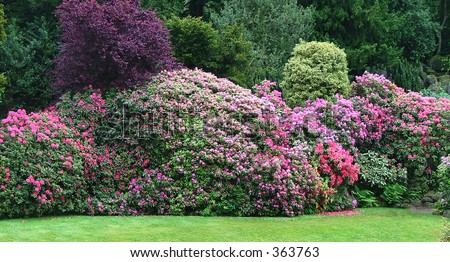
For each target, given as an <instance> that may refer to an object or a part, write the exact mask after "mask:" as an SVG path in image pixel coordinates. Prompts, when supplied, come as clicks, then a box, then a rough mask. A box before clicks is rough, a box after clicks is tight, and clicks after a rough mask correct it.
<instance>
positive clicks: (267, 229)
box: [0, 208, 443, 242]
mask: <svg viewBox="0 0 450 262" xmlns="http://www.w3.org/2000/svg"><path fill="white" fill-rule="evenodd" d="M359 212H360V214H358V215H352V216H349V215H335V216H323V215H308V216H300V217H294V218H238V217H182V216H179V217H176V216H138V217H100V216H97V217H90V216H61V217H45V218H30V219H8V220H0V241H77V242H78V241H94V242H118V241H124V242H125V241H126V242H133V241H143V242H144V241H145V242H147V241H148V242H154V241H167V242H175V241H181V242H184V241H187V242H203V241H204V242H223V241H230V242H231V241H239V242H240V241H249V242H254V241H271V242H272V241H273V242H277V241H280V242H308V241H313V242H322V241H323V242H337V241H363V242H365V241H383V242H391V241H394V242H407V241H427V242H429V241H439V236H440V234H441V233H442V230H443V221H442V220H443V219H442V218H441V217H440V216H435V215H429V214H421V213H413V212H411V211H409V210H406V209H392V208H371V209H360V210H359Z"/></svg>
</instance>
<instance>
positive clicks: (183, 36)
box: [167, 17, 219, 71]
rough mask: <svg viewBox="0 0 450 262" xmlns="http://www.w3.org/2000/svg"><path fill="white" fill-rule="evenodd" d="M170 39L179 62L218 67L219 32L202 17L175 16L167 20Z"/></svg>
mask: <svg viewBox="0 0 450 262" xmlns="http://www.w3.org/2000/svg"><path fill="white" fill-rule="evenodd" d="M167 27H168V28H169V29H170V41H171V43H172V46H173V52H174V55H175V57H176V59H177V61H178V62H181V63H183V64H184V65H185V66H187V67H188V68H191V69H192V68H194V67H198V68H202V69H204V70H209V71H211V70H214V69H216V68H217V67H218V65H217V60H218V57H217V56H218V55H219V53H218V51H219V50H218V47H219V33H218V32H217V31H216V30H215V29H214V28H213V26H212V24H211V23H206V22H203V21H202V20H201V18H196V17H186V18H179V17H174V18H172V19H170V20H169V21H167Z"/></svg>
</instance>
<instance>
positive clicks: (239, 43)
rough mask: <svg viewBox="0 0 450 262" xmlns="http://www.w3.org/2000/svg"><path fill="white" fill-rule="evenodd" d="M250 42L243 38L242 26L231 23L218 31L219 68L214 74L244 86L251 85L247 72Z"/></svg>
mask: <svg viewBox="0 0 450 262" xmlns="http://www.w3.org/2000/svg"><path fill="white" fill-rule="evenodd" d="M251 50H252V43H251V42H250V41H248V40H246V39H245V35H244V28H243V27H242V26H241V25H237V24H232V25H229V26H226V27H225V28H222V30H221V31H219V54H220V55H219V63H218V64H219V68H217V70H216V72H215V73H216V74H217V75H218V76H221V77H227V78H228V79H230V80H231V81H233V82H235V83H236V84H238V85H242V86H244V87H250V86H252V85H253V83H252V81H251V80H250V79H249V77H248V74H249V73H251V68H249V66H250V63H251V58H252V57H251Z"/></svg>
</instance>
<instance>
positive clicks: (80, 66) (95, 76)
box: [53, 0, 176, 93]
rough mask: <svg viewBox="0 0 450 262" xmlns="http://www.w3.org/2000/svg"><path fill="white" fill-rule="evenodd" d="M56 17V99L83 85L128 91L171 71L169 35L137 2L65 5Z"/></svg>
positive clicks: (70, 0)
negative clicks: (58, 30)
mask: <svg viewBox="0 0 450 262" xmlns="http://www.w3.org/2000/svg"><path fill="white" fill-rule="evenodd" d="M57 14H58V17H59V19H60V20H59V23H60V26H61V33H62V36H61V46H60V55H59V56H58V57H57V59H56V68H55V71H54V76H55V81H54V82H53V88H54V89H55V92H56V93H62V92H63V91H65V90H69V89H78V88H83V87H84V86H87V85H93V86H95V87H97V88H109V87H113V86H114V87H119V88H130V87H132V86H133V85H134V84H138V83H141V82H144V81H147V80H149V79H150V77H151V76H153V75H155V74H157V73H158V72H160V71H161V70H164V69H171V68H173V67H174V66H176V64H175V61H174V59H173V57H172V54H171V52H172V48H171V45H170V43H169V40H168V34H169V32H168V30H167V29H166V28H165V26H164V24H163V22H162V20H160V19H159V18H157V17H156V14H155V12H153V11H152V10H142V9H140V6H139V1H135V0H110V1H105V2H103V3H98V2H97V1H96V0H86V1H79V0H65V1H63V2H62V4H61V5H60V6H59V7H58V9H57Z"/></svg>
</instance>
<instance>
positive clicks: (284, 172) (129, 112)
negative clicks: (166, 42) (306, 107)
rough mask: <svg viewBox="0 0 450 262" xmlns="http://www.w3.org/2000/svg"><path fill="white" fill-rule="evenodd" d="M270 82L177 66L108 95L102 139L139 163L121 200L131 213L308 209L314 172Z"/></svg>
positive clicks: (314, 191)
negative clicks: (243, 82) (244, 83)
mask: <svg viewBox="0 0 450 262" xmlns="http://www.w3.org/2000/svg"><path fill="white" fill-rule="evenodd" d="M270 85H271V83H270V82H265V83H263V85H262V86H260V87H258V89H259V90H260V92H259V95H258V96H255V95H253V94H252V93H251V91H250V90H248V89H244V88H242V87H239V86H236V85H234V84H233V83H231V82H229V81H228V80H225V79H217V78H216V77H215V76H213V75H211V74H208V73H203V72H201V71H198V70H195V71H190V70H181V71H176V72H165V73H162V74H160V75H159V76H158V77H156V78H155V79H153V81H152V83H151V84H149V85H148V86H145V87H143V88H142V89H140V90H136V91H133V92H131V91H130V92H124V93H122V94H121V95H119V96H118V97H117V98H116V99H114V101H112V103H111V108H109V111H108V114H107V117H106V118H108V119H109V120H108V122H107V123H104V125H103V127H102V129H100V130H99V132H101V133H102V134H104V135H102V136H99V139H101V137H103V138H104V140H103V143H109V144H110V145H111V146H113V147H115V148H120V149H121V150H125V151H128V152H130V154H132V155H133V163H132V164H133V165H134V167H135V168H136V169H140V170H142V172H141V173H138V174H137V176H136V177H134V178H132V179H131V182H130V185H129V186H128V189H129V190H128V191H127V192H125V193H124V194H123V195H122V196H121V197H123V198H124V199H123V201H122V204H121V205H120V207H119V209H120V210H123V211H124V212H125V213H127V212H128V213H132V214H137V213H151V214H205V215H209V214H219V215H297V214H302V213H304V212H309V213H311V212H315V209H316V203H315V200H314V199H315V197H316V196H317V195H319V194H320V191H321V180H320V178H319V176H318V173H317V172H316V171H315V169H314V168H313V167H312V166H311V164H310V163H309V161H308V158H307V150H308V147H307V146H306V145H304V144H301V143H300V144H298V145H296V146H293V145H291V144H290V141H289V132H288V128H287V127H286V126H289V123H284V122H286V121H287V120H285V118H286V117H284V116H283V114H285V113H286V112H284V111H283V109H285V110H287V112H289V108H288V107H286V106H285V105H284V102H283V101H282V100H281V97H280V96H279V94H274V95H272V94H268V93H266V91H267V90H270V88H269V87H270ZM277 102H278V103H280V104H281V105H282V108H280V107H279V106H280V104H276V103H277ZM124 118H125V119H124ZM123 122H125V123H127V124H126V125H123V124H121V123H123ZM285 125H286V126H285ZM106 134H108V135H109V136H108V135H106Z"/></svg>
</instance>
